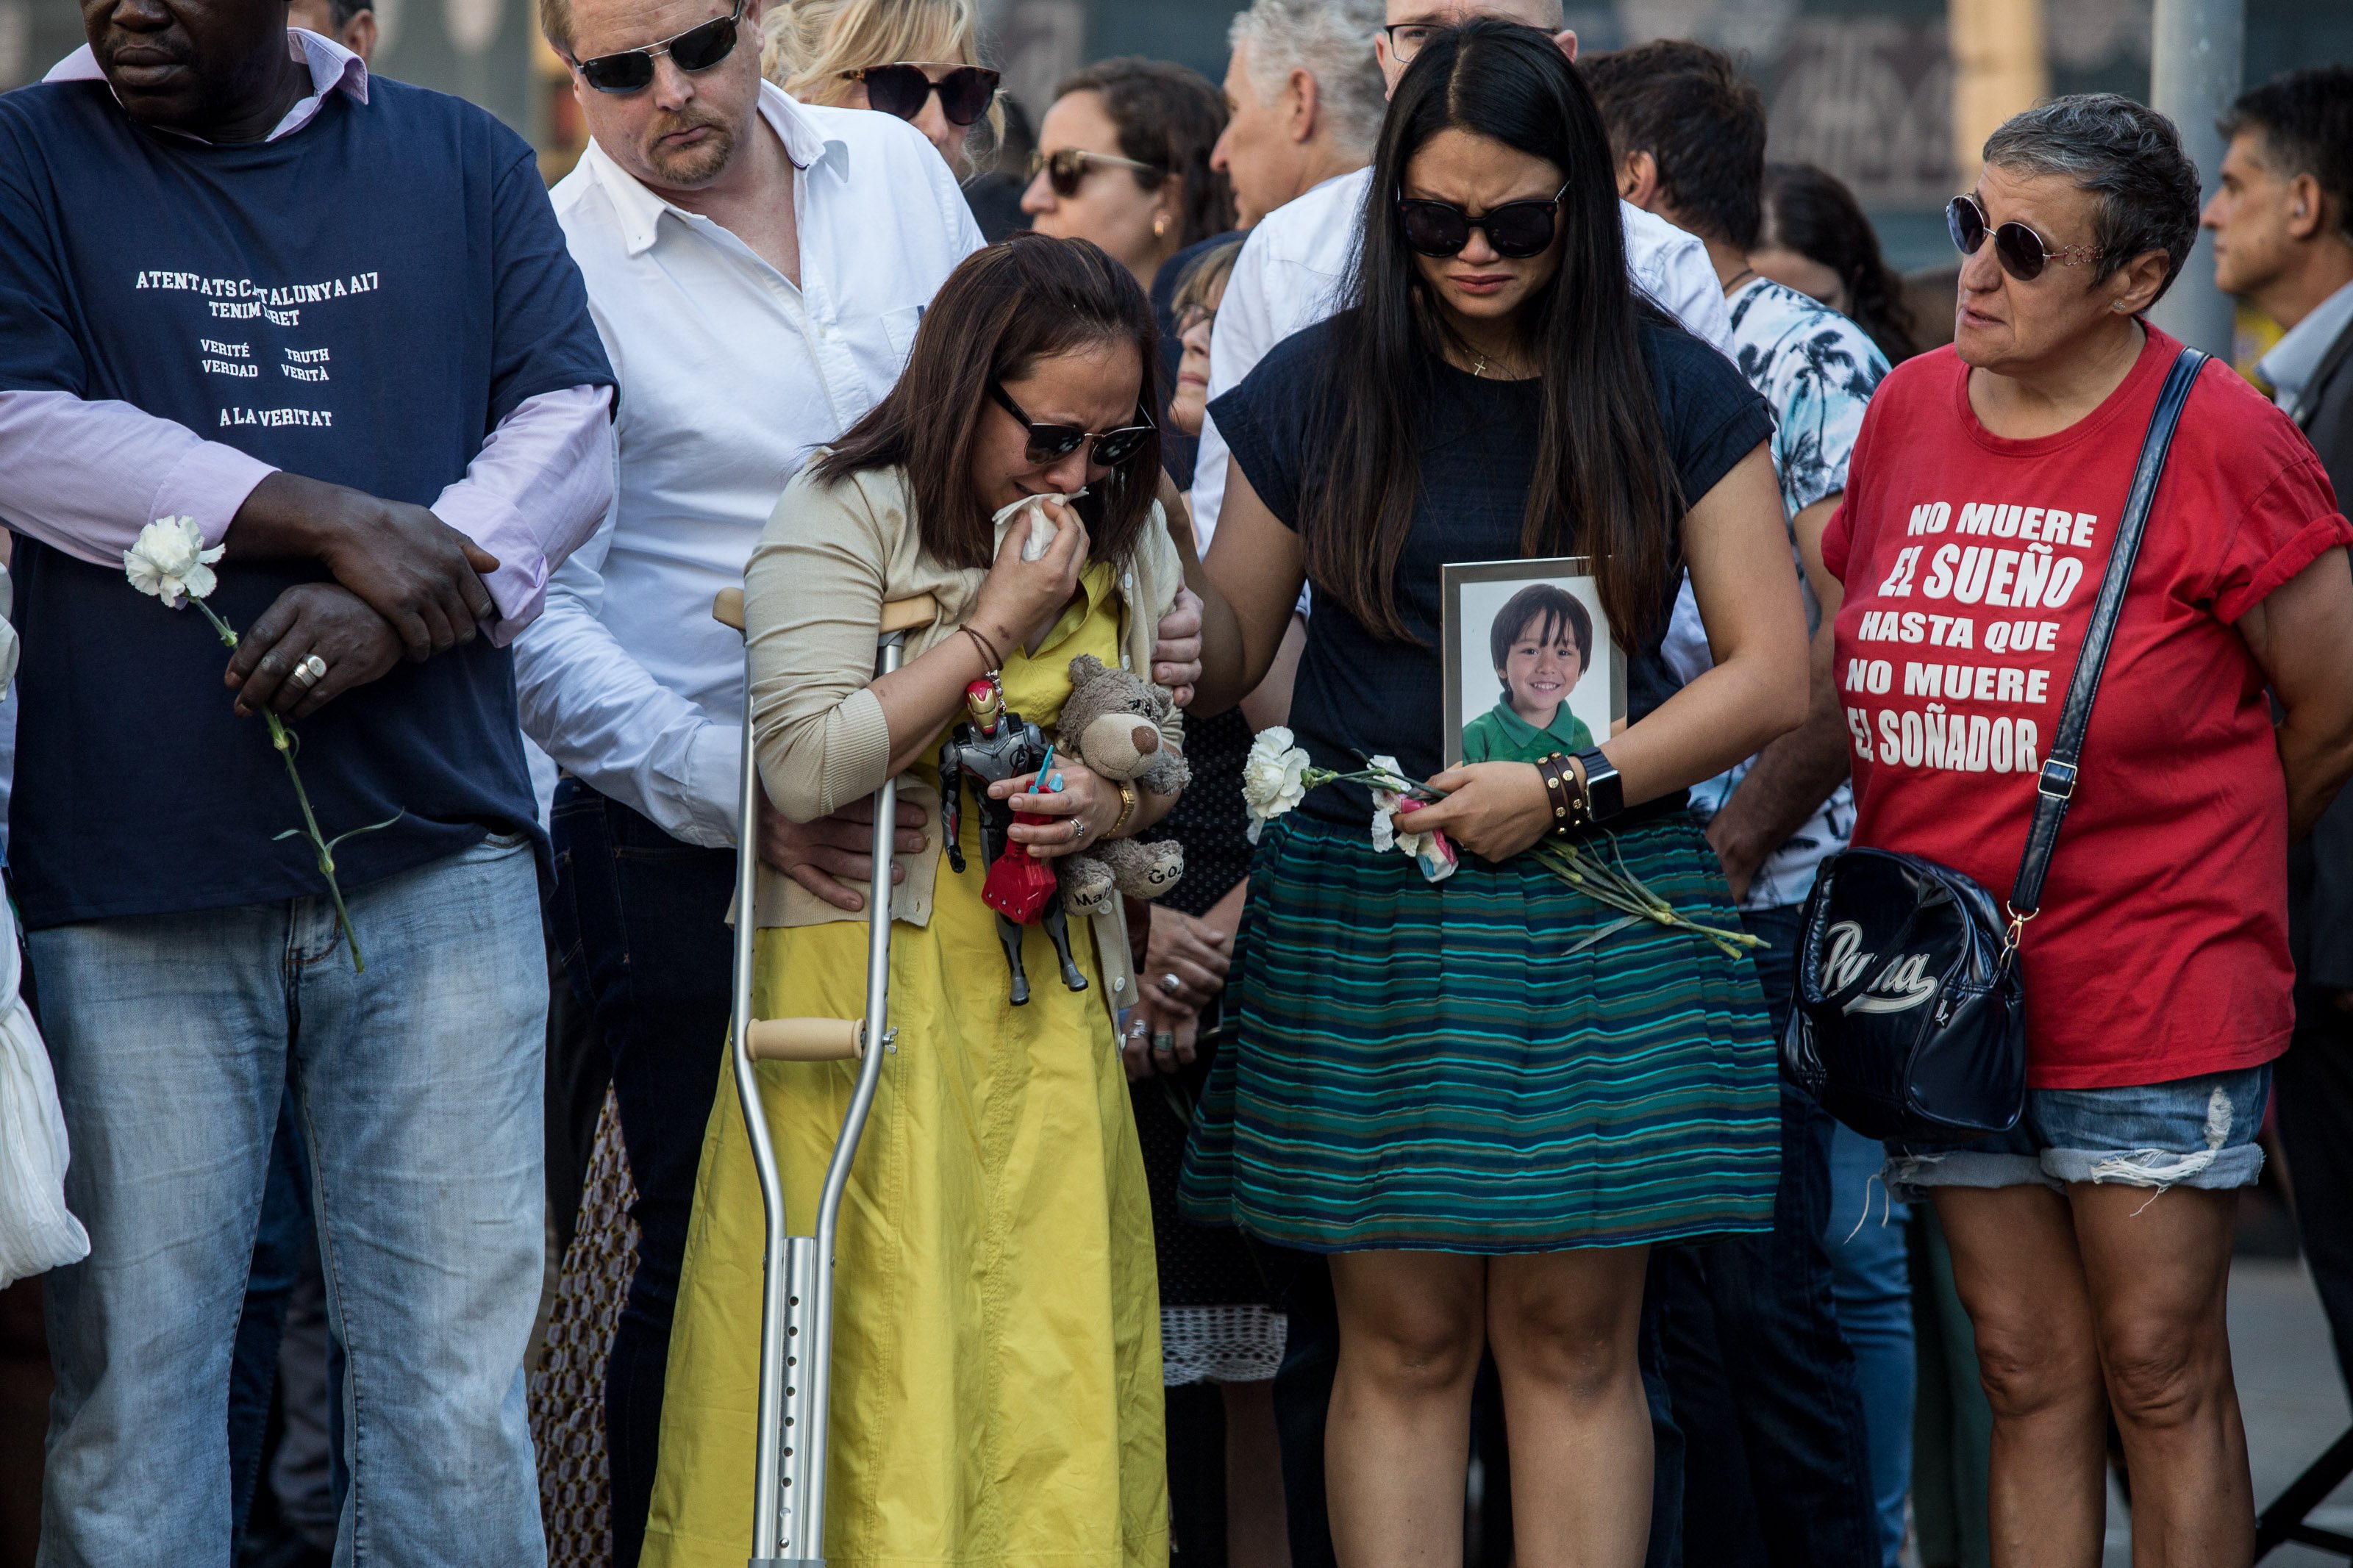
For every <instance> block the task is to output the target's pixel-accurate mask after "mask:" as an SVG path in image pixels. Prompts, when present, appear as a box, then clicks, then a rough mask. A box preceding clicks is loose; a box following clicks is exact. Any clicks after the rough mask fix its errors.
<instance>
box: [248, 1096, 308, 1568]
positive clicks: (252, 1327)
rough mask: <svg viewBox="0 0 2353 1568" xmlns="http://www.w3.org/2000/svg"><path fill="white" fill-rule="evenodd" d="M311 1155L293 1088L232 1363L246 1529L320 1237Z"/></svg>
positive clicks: (272, 1153)
mask: <svg viewBox="0 0 2353 1568" xmlns="http://www.w3.org/2000/svg"><path fill="white" fill-rule="evenodd" d="M309 1164H310V1157H309V1156H308V1155H307V1154H306V1153H305V1152H303V1149H302V1130H301V1125H300V1124H299V1123H298V1122H297V1121H295V1119H294V1093H293V1091H292V1090H291V1089H289V1090H288V1091H287V1092H286V1096H285V1098H284V1099H283V1100H281V1101H280V1109H279V1112H278V1130H277V1132H276V1134H275V1135H274V1137H273V1139H272V1141H271V1143H270V1146H269V1184H268V1185H267V1186H266V1187H264V1188H263V1189H262V1199H261V1232H260V1235H259V1237H256V1239H255V1241H254V1244H253V1272H252V1274H251V1275H250V1276H248V1278H247V1279H246V1283H245V1301H244V1304H243V1307H242V1309H241V1310H240V1311H239V1312H238V1314H237V1348H236V1350H235V1352H233V1353H232V1355H231V1357H230V1360H229V1369H228V1487H229V1521H230V1527H231V1528H232V1529H233V1530H235V1531H237V1534H239V1535H240V1536H241V1535H242V1534H243V1533H244V1531H245V1521H246V1520H247V1518H248V1516H249V1515H250V1514H251V1513H252V1511H253V1491H254V1488H255V1486H256V1485H257V1484H258V1483H259V1480H260V1479H261V1447H262V1443H263V1440H264V1438H265V1437H266V1436H267V1435H268V1432H269V1405H270V1400H271V1397H272V1395H273V1394H275V1393H276V1392H277V1388H278V1347H279V1343H280V1341H281V1340H283V1339H284V1338H285V1337H286V1303H287V1300H288V1299H289V1298H290V1297H291V1296H292V1295H293V1294H294V1282H295V1280H297V1279H300V1278H301V1274H302V1255H303V1254H304V1253H306V1252H308V1251H310V1250H311V1248H312V1247H314V1246H315V1245H316V1243H317V1237H316V1235H315V1233H314V1232H313V1231H312V1230H311V1185H310V1182H309V1181H308V1179H307V1177H306V1170H307V1167H308V1166H309Z"/></svg>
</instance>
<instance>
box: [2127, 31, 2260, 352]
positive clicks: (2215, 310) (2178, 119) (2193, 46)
mask: <svg viewBox="0 0 2353 1568" xmlns="http://www.w3.org/2000/svg"><path fill="white" fill-rule="evenodd" d="M2246 37H2247V6H2246V0H2157V22H2156V33H2155V37H2154V38H2153V40H2152V41H2153V47H2152V49H2151V51H2150V58H2149V103H2150V106H2151V107H2153V108H2155V109H2156V110H2158V112H2160V113H2162V114H2165V115H2168V116H2169V117H2170V118H2171V119H2172V121H2173V122H2174V123H2175V124H2176V125H2178V126H2179V127H2180V128H2181V145H2182V149H2183V151H2185V152H2187V153H2189V156H2190V159H2191V160H2192V161H2193V162H2194V163H2197V165H2198V182H2199V185H2200V190H2201V192H2202V193H2203V195H2205V196H2208V197H2211V196H2212V195H2213V194H2214V192H2215V189H2216V187H2217V186H2218V184H2220V182H2221V172H2222V153H2223V147H2222V137H2221V132H2218V131H2216V130H2215V129H2214V121H2216V120H2217V119H2219V118H2221V113H2222V111H2223V110H2226V109H2228V108H2229V107H2230V106H2231V100H2232V99H2233V98H2236V97H2237V96H2238V94H2239V82H2240V73H2241V71H2242V69H2243V68H2244V66H2243V61H2244V58H2245V54H2246ZM2149 314H2150V316H2151V317H2152V318H2153V319H2154V320H2155V321H2156V322H2157V324H2158V326H2160V327H2162V328H2164V329H2165V330H2166V331H2168V332H2171V333H2172V334H2173V335H2174V336H2175V337H2177V338H2179V339H2180V340H2181V341H2182V342H2185V343H2187V344H2189V346H2190V347H2191V348H2193V349H2204V350H2205V351H2206V352H2207V353H2210V354H2214V355H2217V356H2219V357H2220V358H2221V360H2222V361H2223V363H2226V364H2227V363H2230V361H2231V357H2232V356H2231V348H2232V322H2233V317H2232V303H2231V300H2230V297H2229V296H2228V295H2226V294H2224V293H2223V292H2222V291H2221V289H2217V288H2215V287H2214V237H2213V236H2212V235H2211V234H2209V233H2207V232H2206V231H2205V230H2203V229H2200V230H2199V232H2198V244H2197V247H2196V248H2194V249H2193V250H2191V251H2190V253H2189V260H2188V261H2186V262H2184V263H2183V264H2182V268H2181V275H2180V276H2179V278H2176V279H2174V280H2173V287H2172V288H2171V289H2168V290H2166V295H2165V298H2164V299H2162V300H2158V304H2157V309H2155V310H2152V311H2150V312H2149Z"/></svg>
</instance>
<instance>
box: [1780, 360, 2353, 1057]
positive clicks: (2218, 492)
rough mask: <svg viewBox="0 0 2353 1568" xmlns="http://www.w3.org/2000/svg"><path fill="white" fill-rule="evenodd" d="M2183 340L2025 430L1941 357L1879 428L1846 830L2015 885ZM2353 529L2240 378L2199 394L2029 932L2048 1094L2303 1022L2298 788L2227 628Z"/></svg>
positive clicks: (2324, 483)
mask: <svg viewBox="0 0 2353 1568" xmlns="http://www.w3.org/2000/svg"><path fill="white" fill-rule="evenodd" d="M2179 347H2180V345H2179V343H2178V342H2176V341H2175V340H2174V339H2172V338H2170V337H2168V336H2167V335H2165V334H2164V333H2163V332H2160V331H2156V330H2155V329H2153V328H2152V329H2150V331H2149V333H2148V342H2147V345H2146V347H2145V348H2144V349H2143V350H2142V353H2141V356H2140V359H2139V361H2138V363H2136V364H2135V365H2134V367H2133V369H2132V372H2131V374H2128V375H2127V376H2126V378H2125V381H2124V384H2122V385H2121V386H2119V387H2117V389H2116V391H2115V392H2114V393H2113V394H2111V395H2109V397H2108V399H2107V401H2106V402H2105V403H2103V404H2102V405H2100V406H2099V408H2098V409H2097V410H2095V411H2094V413H2093V414H2091V415H2090V416H2088V417H2086V418H2084V419H2082V420H2080V421H2078V422H2077V423H2076V424H2074V425H2073V426H2069V427H2068V428H2067V429H2065V430H2063V431H2061V432H2059V433H2058V434H2057V435H2055V436H2047V437H2038V438H2036V439H2033V440H2011V439H2008V438H2005V437H1999V436H1995V435H1993V434H1992V433H1990V432H1989V431H1988V430H1987V429H1986V428H1985V426H1982V425H1980V424H1979V423H1978V419H1977V416H1976V415H1975V414H1974V413H1973V412H1972V411H1971V410H1970V407H1969V401H1968V366H1967V365H1965V364H1963V363H1961V362H1960V360H1959V359H1958V358H1957V356H1956V355H1955V354H1954V353H1953V351H1952V350H1951V349H1949V348H1946V349H1940V350H1937V351H1936V352H1935V353H1927V354H1923V355H1921V356H1920V357H1919V358H1917V359H1914V360H1911V361H1908V362H1906V363H1904V364H1903V365H1900V366H1898V367H1897V368H1896V369H1895V371H1894V373H1893V374H1890V375H1889V376H1888V378H1887V379H1886V380H1885V381H1884V382H1883V383H1882V384H1880V387H1879V390H1878V392H1877V393H1876V394H1875V395H1873V398H1872V400H1871V407H1870V410H1869V411H1868V413H1866V414H1865V415H1864V416H1863V423H1862V434H1861V436H1860V437H1859V438H1858V440H1857V442H1856V445H1855V449H1854V459H1853V465H1852V469H1851V471H1850V473H1849V475H1848V479H1847V489H1846V499H1845V500H1844V501H1843V502H1842V503H1841V506H1840V508H1839V510H1838V513H1837V515H1836V516H1834V517H1833V518H1831V523H1830V527H1829V530H1828V531H1827V532H1826V533H1825V535H1824V537H1823V540H1822V554H1823V558H1824V561H1825V563H1826V564H1827V565H1828V566H1829V568H1830V570H1831V574H1833V575H1835V576H1836V577H1838V578H1839V579H1840V581H1841V582H1842V583H1843V584H1845V585H1846V595H1845V602H1844V604H1843V605H1841V608H1840V610H1839V615H1838V625H1837V637H1838V653H1837V658H1838V666H1837V679H1838V687H1839V693H1840V700H1841V703H1842V704H1843V706H1844V707H1845V710H1846V721H1847V728H1848V731H1850V734H1851V738H1852V742H1853V746H1852V751H1853V761H1854V795H1855V806H1856V816H1855V830H1854V842H1855V843H1856V844H1857V845H1868V846H1871V847H1876V848H1883V849H1897V850H1902V851H1905V853H1908V854H1914V855H1920V856H1924V857H1926V858H1929V859H1932V860H1936V861H1940V862H1942V863H1943V864H1945V865H1947V866H1950V867H1952V868H1954V869H1956V870H1958V871H1963V872H1966V873H1968V875H1969V876H1971V877H1973V878H1975V879H1977V880H1978V882H1980V883H1982V884H1983V885H1984V886H1985V887H1986V889H1988V890H1989V891H1990V892H1991V893H1992V894H1993V895H1994V897H1995V899H1996V900H1997V901H1999V900H2002V899H2005V898H2006V897H2007V896H2008V895H2009V892H2010V886H2011V883H2012V882H2013V881H2014V880H2015V879H2016V878H2017V875H2018V858H2019V855H2020V854H2021V851H2022V850H2023V849H2024V847H2025V844H2026V827H2027V822H2028V820H2029V818H2030V817H2031V815H2032V809H2033V797H2034V786H2035V780H2036V777H2037V773H2038V770H2039V769H2040V768H2041V766H2042V761H2043V758H2044V756H2045V754H2046V752H2047V751H2048V749H2049V746H2050V742H2051V736H2052V731H2054V730H2056V729H2057V728H2058V722H2059V710H2060V708H2061V706H2062V705H2063V702H2064V701H2065V699H2066V689H2067V683H2068V680H2069V679H2070V677H2071V676H2072V675H2073V672H2074V668H2075V656H2076V652H2077V650H2078V649H2079V648H2080V647H2082V645H2083V639H2084V626H2085V623H2086V621H2087V620H2088V618H2089V617H2090V616H2091V612H2092V604H2093V601H2094V599H2095V598H2097V597H2098V595H2099V586H2100V578H2101V574H2102V573H2103V572H2105V570H2106V567H2107V562H2108V552H2109V547H2110V545H2111V543H2112V542H2114V539H2115V530H2116V521H2117V519H2118V516H2119V514H2120V513H2121V512H2122V511H2123V510H2124V505H2125V495H2126V490H2127V489H2129V488H2130V487H2131V483H2132V474H2133V468H2134V464H2135V462H2136V460H2137V458H2138V457H2139V455H2140V447H2141V439H2142V437H2143V436H2144V434H2145V433H2146V432H2147V428H2148V417H2149V414H2150V412H2151V411H2152V410H2153V409H2154V408H2155V407H2156V405H2157V393H2158V386H2159V384H2161V383H2162V382H2163V381H2164V379H2165V373H2166V370H2167V369H2168V366H2170V365H2171V363H2173V358H2174V355H2175V354H2176V353H2178V352H2179ZM2348 542H2353V524H2348V522H2347V521H2346V520H2345V519H2344V518H2343V517H2341V516H2339V515H2337V500H2336V497H2335V495H2334V494H2333V493H2332V492H2331V490H2330V489H2329V486H2328V479H2327V475H2325V474H2324V473H2323V472H2322V470H2321V466H2320V460H2319V458H2317V457H2316V456H2315V455H2314V453H2313V450H2312V447H2311V446H2310V445H2309V444H2308V443H2307V442H2306V440H2305V438H2304V437H2303V435H2302V434H2301V433H2300V432H2299V431H2297V429H2296V428H2295V426H2294V425H2292V424H2291V423H2289V421H2288V419H2287V417H2286V416H2284V415H2283V414H2281V413H2280V412H2279V410H2277V409H2276V408H2274V407H2273V406H2272V405H2271V404H2269V403H2267V402H2265V401H2264V400H2263V397H2262V395H2260V394H2258V393H2257V392H2256V391H2255V390H2254V389H2253V387H2251V386H2249V385H2248V384H2246V383H2245V382H2244V381H2243V380H2242V379H2241V378H2240V377H2239V376H2238V375H2236V374H2232V371H2231V369H2230V367H2229V366H2228V365H2225V364H2221V363H2215V364H2210V365H2208V366H2207V367H2206V368H2205V370H2204V371H2203V372H2202V373H2201V374H2200V376H2199V379H2198V384H2197V385H2196V386H2195V387H2193V388H2192V389H2191V391H2190V395H2189V404H2188V405H2187V406H2186V407H2185V408H2184V409H2183V410H2182V414H2181V423H2180V426H2179V429H2178V430H2177V431H2176V433H2175V435H2174V438H2173V451H2172V455H2171V457H2170V458H2169V459H2168V462H2167V465H2166V471H2165V479H2164V481H2163V483H2162V484H2161V485H2160V486H2159V487H2158V493H2157V502H2156V505H2155V507H2154V508H2153V509H2152V510H2151V512H2150V514H2149V520H2148V526H2147V532H2146V533H2145V535H2144V537H2143V539H2142V542H2141V550H2140V557H2139V559H2138V561H2137V562H2136V563H2135V564H2134V568H2133V577H2132V586H2131V589H2130V592H2129V593H2128V594H2127V595H2126V599H2125V607H2124V613H2123V615H2122V616H2121V617H2120V618H2119V620H2118V622H2117V626H2116V640H2115V642H2114V644H2113V645H2112V646H2111V647H2110V649H2109V653H2108V662H2107V668H2106V671H2105V675H2104V676H2103V678H2102V679H2101V682H2100V690H2099V695H2098V697H2097V698H2096V699H2095V700H2094V703H2093V706H2092V720H2091V728H2090V731H2089V732H2088V735H2087V737H2086V739H2085V741H2084V756H2083V763H2082V771H2081V774H2080V777H2079V779H2078V782H2077V785H2076V791H2075V797H2074V801H2073V805H2071V806H2070V808H2069V810H2068V813H2067V820H2066V824H2065V826H2063V828H2062V829H2061V830H2060V834H2059V845H2058V848H2057V850H2056V852H2055V853H2054V854H2053V855H2052V862H2051V870H2050V878H2049V881H2048V882H2047V883H2046V885H2045V888H2044V891H2043V895H2042V913H2041V914H2040V915H2039V916H2038V917H2037V918H2036V919H2035V920H2033V921H2031V922H2030V923H2029V924H2028V925H2027V927H2026V931H2025V934H2024V937H2023V939H2022V941H2021V946H2020V953H2021V962H2022V963H2023V964H2024V971H2023V973H2024V978H2025V982H2026V999H2027V1001H2026V1011H2027V1037H2028V1054H2027V1065H2028V1079H2029V1081H2030V1082H2031V1084H2032V1085H2033V1086H2034V1087H2036V1088H2038V1089H2097V1088H2109V1087H2115V1086H2119V1085H2128V1084H2147V1083H2162V1082H2165V1081H2168V1080H2169V1079H2180V1078H2191V1077H2196V1076H2198V1075H2200V1074H2204V1073H2214V1072H2225V1071H2230V1070H2233V1069H2236V1068H2247V1067H2253V1066H2256V1065H2257V1064H2259V1063H2262V1062H2265V1061H2269V1060H2270V1059H2271V1058H2274V1057H2275V1056H2277V1055H2278V1054H2279V1053H2280V1052H2281V1051H2283V1050H2284V1049H2286V1047H2287V1041H2288V1035H2289V1032H2290V1031H2291V1029H2292V1028H2293V1027H2294V1026H2295V1005H2294V1003H2293V999H2292V996H2291V987H2292V985H2293V983H2294V979H2295V973H2294V970H2293V968H2292V966H2291V964H2290V963H2289V960H2288V951H2287V795H2286V784H2285V781H2284V777H2283V775H2282V773H2281V772H2280V764H2279V756H2278V753H2277V752H2276V751H2275V750H2274V745H2273V740H2272V724H2271V710H2270V705H2269V700H2268V699H2267V697H2266V695H2265V682H2264V677H2263V670H2262V668H2261V667H2260V666H2258V665H2257V664H2256V663H2255V660H2254V658H2253V656H2252V655H2251V654H2250V653H2249V652H2248V649H2247V646H2246V644H2245V642H2244V641H2243V640H2242V638H2241V637H2240V636H2239V634H2238V632H2237V631H2236V630H2235V629H2234V628H2233V626H2232V622H2234V621H2235V620H2237V619H2238V618H2239V617H2240V616H2242V615H2244V614H2246V612H2247V611H2248V610H2249V609H2250V608H2251V607H2252V606H2253V605H2256V604H2258V603H2260V602H2261V601H2262V600H2263V598H2264V597H2265V596H2266V595H2269V594H2270V593H2271V592H2272V591H2273V590H2274V589H2275V588H2277V587H2279V586H2280V585H2281V584H2284V583H2285V582H2286V581H2287V580H2288V579H2289V578H2291V577H2293V576H2295V574H2297V573H2298V572H2301V571H2302V570H2304V568H2305V567H2306V566H2308V565H2310V564H2311V563H2312V562H2313V561H2314V560H2315V559H2316V557H2317V556H2318V555H2319V554H2320V553H2321V552H2323V551H2326V550H2329V549H2332V548H2335V547H2337V546H2338V545H2343V544H2346V543H2348Z"/></svg>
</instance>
